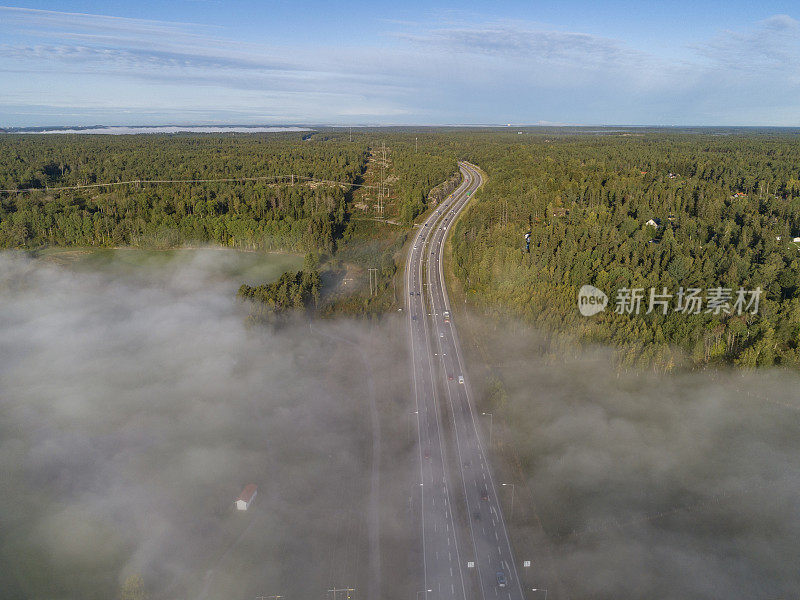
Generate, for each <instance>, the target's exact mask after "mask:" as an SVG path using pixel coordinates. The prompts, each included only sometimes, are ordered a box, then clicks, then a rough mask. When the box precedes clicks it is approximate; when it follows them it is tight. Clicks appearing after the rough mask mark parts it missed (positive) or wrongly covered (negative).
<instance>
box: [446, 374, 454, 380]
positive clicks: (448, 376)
mask: <svg viewBox="0 0 800 600" xmlns="http://www.w3.org/2000/svg"><path fill="white" fill-rule="evenodd" d="M447 381H453V376H452V375H450V373H448V374H447Z"/></svg>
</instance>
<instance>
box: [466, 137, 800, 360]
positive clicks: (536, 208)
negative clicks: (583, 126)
mask: <svg viewBox="0 0 800 600" xmlns="http://www.w3.org/2000/svg"><path fill="white" fill-rule="evenodd" d="M462 154H463V156H464V157H465V158H469V159H471V160H472V161H473V162H475V163H476V164H478V165H480V166H482V167H483V168H484V169H485V170H486V171H487V173H488V175H489V179H488V182H487V183H486V185H485V187H484V189H483V190H481V191H480V192H479V193H478V197H477V199H476V202H475V203H474V204H473V206H471V208H470V209H469V211H468V212H467V214H466V215H465V217H464V218H463V219H462V220H461V221H460V222H459V223H458V224H457V226H456V228H455V231H454V238H453V244H454V246H453V250H454V268H455V270H456V273H457V275H458V277H459V278H461V279H462V280H463V282H464V284H465V287H466V289H467V291H468V293H469V294H470V295H471V296H472V297H473V298H475V299H476V300H477V301H478V302H479V303H481V304H483V305H484V306H487V307H492V308H494V309H498V310H500V309H502V310H506V311H510V312H511V313H512V314H516V315H518V316H522V317H524V318H527V319H530V320H531V321H533V322H534V323H536V324H537V325H539V326H540V327H542V328H544V329H546V330H548V331H552V332H557V333H560V334H569V335H570V336H571V337H573V338H576V339H577V340H579V341H580V342H581V343H608V344H613V345H615V346H617V347H618V348H619V354H620V358H621V361H622V364H625V365H647V366H653V367H654V368H656V369H663V370H669V369H672V368H675V367H676V366H677V365H679V364H684V363H688V364H689V365H693V366H701V365H705V364H714V363H719V364H724V363H733V364H738V365H742V366H746V367H754V366H767V365H774V364H780V365H788V366H800V350H798V342H800V299H798V297H797V294H798V290H800V243H797V242H794V241H793V240H794V238H795V237H797V236H800V182H799V181H798V178H799V177H800V146H798V144H797V142H796V136H795V135H794V134H781V133H748V134H737V135H716V134H708V133H693V134H668V133H664V132H645V133H641V134H637V135H632V134H631V133H630V132H626V133H625V134H616V135H586V134H578V135H564V134H563V133H561V134H559V133H558V132H555V133H547V134H538V135H537V134H531V133H528V134H527V135H525V136H524V138H523V139H520V138H519V136H509V135H502V134H495V135H494V136H487V135H484V136H476V135H464V136H463V149H462ZM648 223H650V224H648ZM527 232H530V251H529V253H528V252H526V243H525V234H526V233H527ZM586 284H589V285H593V286H596V287H597V288H600V289H601V290H603V291H604V292H605V293H606V294H608V296H609V299H610V300H609V301H610V306H609V307H608V308H607V309H606V310H605V311H604V312H602V313H600V314H597V315H595V316H593V317H583V316H582V315H581V314H580V313H579V312H578V310H577V294H578V290H579V289H580V288H581V286H583V285H586ZM650 288H654V289H655V290H657V291H658V292H659V293H660V292H662V291H663V290H665V289H666V290H667V291H668V292H670V293H677V292H679V291H680V289H681V288H684V290H687V289H689V288H695V289H702V290H703V291H704V292H707V291H708V290H711V289H715V288H722V289H730V290H733V293H734V295H735V292H736V290H738V289H740V288H742V289H746V290H755V289H757V288H761V289H762V290H763V293H762V295H761V298H760V306H759V309H758V313H757V314H750V312H749V311H748V312H746V313H744V314H738V313H737V311H735V310H730V311H729V312H727V311H725V310H722V311H720V312H719V313H718V314H715V313H714V312H713V311H712V312H706V310H705V307H704V309H703V310H702V311H701V312H700V313H699V314H686V313H680V312H676V311H675V310H673V309H674V303H675V301H676V300H675V299H673V304H671V305H670V310H669V311H668V313H667V314H663V312H662V311H661V310H656V311H653V312H651V313H650V314H645V313H646V310H645V308H644V307H645V305H646V302H644V303H643V307H642V311H641V314H638V315H637V314H629V313H626V312H623V313H622V314H617V312H616V311H615V310H614V301H615V298H616V297H617V296H618V295H619V294H620V293H623V294H624V293H625V290H630V289H643V290H645V296H646V294H647V292H648V291H649V289H650ZM730 305H731V306H729V307H728V308H733V306H732V305H733V300H731V302H730Z"/></svg>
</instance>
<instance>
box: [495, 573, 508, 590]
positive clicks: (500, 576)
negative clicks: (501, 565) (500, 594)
mask: <svg viewBox="0 0 800 600" xmlns="http://www.w3.org/2000/svg"><path fill="white" fill-rule="evenodd" d="M507 584H508V581H507V580H506V574H505V573H503V572H502V571H498V572H497V587H506V585H507Z"/></svg>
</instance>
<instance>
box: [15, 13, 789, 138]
mask: <svg viewBox="0 0 800 600" xmlns="http://www.w3.org/2000/svg"><path fill="white" fill-rule="evenodd" d="M195 123H196V124H219V123H237V124H277V123H313V124H320V123H329V124H478V123H481V124H500V123H514V124H537V123H558V124H632V125H637V124H640V125H777V126H798V125H800V5H799V4H798V3H797V2H796V1H795V2H770V1H767V2H761V3H756V2H752V1H748V2H740V1H738V0H731V1H728V2H699V1H697V0H695V1H693V2H669V1H664V2H652V3H651V2H645V1H643V0H640V1H639V2H621V1H613V0H612V1H608V2H569V1H562V2H552V0H550V1H548V2H541V1H537V0H532V1H524V2H494V3H490V2H480V3H479V2H469V1H466V2H458V3H456V2H416V1H413V0H412V1H409V2H398V1H395V2H380V1H376V2H360V1H356V2H344V1H340V2H330V1H328V2H284V1H276V2H252V1H245V0H239V1H234V2H228V1H225V0H171V1H170V2H151V1H148V0H144V1H141V0H140V1H137V2H130V1H127V2H121V1H120V2H22V3H18V4H16V5H13V6H3V7H0V126H35V125H86V124H107V125H112V124H114V125H141V124H195Z"/></svg>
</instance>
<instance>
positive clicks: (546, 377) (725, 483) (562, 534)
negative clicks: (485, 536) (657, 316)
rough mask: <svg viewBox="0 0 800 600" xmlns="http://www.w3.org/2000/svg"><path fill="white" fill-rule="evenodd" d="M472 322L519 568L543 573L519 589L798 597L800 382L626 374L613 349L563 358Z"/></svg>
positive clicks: (712, 374)
mask: <svg viewBox="0 0 800 600" xmlns="http://www.w3.org/2000/svg"><path fill="white" fill-rule="evenodd" d="M477 319H478V320H481V321H483V323H482V325H478V326H475V320H474V319H472V318H471V319H470V320H471V321H472V325H471V326H475V330H476V331H479V332H481V335H480V338H478V340H479V341H478V344H479V345H480V346H481V347H482V350H483V351H485V352H486V356H489V357H491V359H492V362H491V364H489V365H485V364H484V365H483V366H482V368H483V369H485V370H486V371H488V372H489V373H491V374H490V375H488V379H489V380H490V381H494V382H495V386H496V387H495V388H494V389H493V390H489V392H488V393H487V394H486V397H487V400H486V402H485V404H484V406H483V408H485V409H486V410H492V411H493V412H494V418H495V440H496V448H497V451H498V453H499V454H500V455H502V456H503V457H504V460H503V461H502V462H504V463H508V465H509V466H508V467H507V468H501V473H502V475H501V476H505V477H508V478H509V479H508V480H510V481H514V482H516V484H517V489H516V494H517V496H516V502H517V505H516V508H515V512H514V514H513V515H512V516H511V517H510V518H509V522H510V524H511V527H512V529H516V530H517V536H518V537H517V541H518V543H519V550H518V552H519V555H520V560H522V559H525V558H526V557H527V556H533V557H537V558H538V561H537V562H538V564H535V565H534V567H533V568H532V569H531V572H530V573H529V574H528V575H529V576H530V580H529V581H528V583H531V584H532V585H536V584H538V585H539V586H542V584H543V582H547V584H548V585H549V587H550V590H551V591H552V592H554V593H555V594H556V595H557V597H559V598H561V597H563V598H631V599H633V598H704V599H706V598H707V599H712V598H747V597H750V598H790V597H794V595H795V594H796V591H797V590H798V589H800V573H798V570H797V565H798V564H800V547H798V544H797V539H798V536H799V535H800V515H798V512H797V508H796V504H797V490H798V489H800V467H798V465H797V461H796V457H797V455H798V452H800V436H798V428H800V403H798V401H797V394H796V389H797V385H798V383H799V381H798V378H797V375H796V374H794V373H792V372H790V371H787V370H777V369H776V370H761V371H758V372H747V373H743V372H740V371H738V372H737V371H733V370H729V371H724V370H714V371H703V372H694V373H683V374H673V375H669V376H659V375H656V374H653V373H652V372H642V371H636V370H633V371H621V370H620V369H619V365H618V364H617V363H615V361H614V358H613V353H612V352H610V351H609V349H608V348H604V347H596V348H593V349H589V350H586V351H581V352H577V353H572V354H571V355H565V353H562V352H558V351H557V350H556V348H555V347H554V346H551V345H550V341H552V340H549V339H548V338H547V337H545V336H542V335H541V334H539V333H537V332H536V331H535V330H532V329H530V328H527V327H524V326H521V325H520V324H519V323H517V322H514V321H510V322H509V321H506V322H503V323H501V324H498V323H497V322H492V321H491V320H487V319H485V317H477ZM476 337H477V336H476ZM498 421H499V422H500V423H501V424H500V425H499V426H498V425H497V423H498ZM504 493H505V494H506V499H507V500H508V497H507V492H504ZM506 506H508V505H506ZM506 510H508V508H507V509H506Z"/></svg>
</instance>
